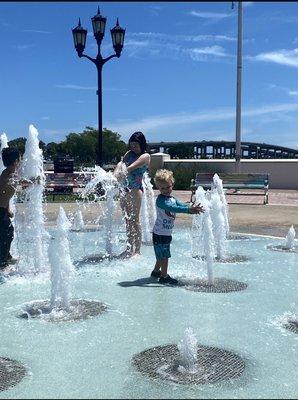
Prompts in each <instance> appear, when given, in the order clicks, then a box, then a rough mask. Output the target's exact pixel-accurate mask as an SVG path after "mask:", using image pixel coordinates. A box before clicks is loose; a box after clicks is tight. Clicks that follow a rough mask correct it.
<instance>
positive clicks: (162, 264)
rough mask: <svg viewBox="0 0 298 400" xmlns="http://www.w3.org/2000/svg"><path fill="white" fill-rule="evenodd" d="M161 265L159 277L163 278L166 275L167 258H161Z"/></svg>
mask: <svg viewBox="0 0 298 400" xmlns="http://www.w3.org/2000/svg"><path fill="white" fill-rule="evenodd" d="M159 262H160V263H161V274H160V275H161V277H162V278H165V277H166V276H167V275H168V264H169V259H168V258H163V259H162V260H160V261H159Z"/></svg>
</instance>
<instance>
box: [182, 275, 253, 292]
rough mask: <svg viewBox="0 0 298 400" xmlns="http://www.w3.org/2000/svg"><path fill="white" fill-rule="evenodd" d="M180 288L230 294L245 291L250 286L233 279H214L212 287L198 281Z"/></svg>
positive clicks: (202, 281)
mask: <svg viewBox="0 0 298 400" xmlns="http://www.w3.org/2000/svg"><path fill="white" fill-rule="evenodd" d="M180 286H182V287H183V288H184V289H187V290H191V291H193V292H206V293H228V292H239V291H241V290H245V289H246V288H247V286H248V285H247V283H244V282H239V281H235V280H232V279H225V278H214V283H213V284H212V285H210V284H209V283H208V281H206V280H203V279H197V280H196V281H195V282H194V283H185V284H183V283H182V284H181V285H180Z"/></svg>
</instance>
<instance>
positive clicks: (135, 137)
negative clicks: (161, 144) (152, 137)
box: [128, 132, 147, 154]
mask: <svg viewBox="0 0 298 400" xmlns="http://www.w3.org/2000/svg"><path fill="white" fill-rule="evenodd" d="M130 142H137V143H139V145H140V148H141V153H142V154H143V153H145V152H146V150H147V142H146V138H145V135H144V134H143V132H134V133H133V134H132V135H131V137H130V138H129V140H128V145H129V143H130Z"/></svg>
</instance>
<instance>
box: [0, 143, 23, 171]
mask: <svg viewBox="0 0 298 400" xmlns="http://www.w3.org/2000/svg"><path fill="white" fill-rule="evenodd" d="M20 155H21V153H20V152H19V150H18V149H14V148H10V147H5V149H3V150H2V161H3V164H4V167H9V166H10V165H12V164H13V163H14V162H15V161H16V160H18V159H19V158H20Z"/></svg>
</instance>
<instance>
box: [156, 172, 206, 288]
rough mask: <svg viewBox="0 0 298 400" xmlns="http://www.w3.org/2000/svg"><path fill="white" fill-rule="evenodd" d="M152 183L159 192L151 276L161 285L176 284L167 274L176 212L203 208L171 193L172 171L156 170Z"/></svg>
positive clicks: (198, 211) (187, 212)
mask: <svg viewBox="0 0 298 400" xmlns="http://www.w3.org/2000/svg"><path fill="white" fill-rule="evenodd" d="M154 183H155V186H156V188H157V189H158V190H159V192H160V194H159V195H158V196H157V198H156V221H155V224H154V227H153V232H152V241H153V246H154V252H155V257H156V263H155V267H154V269H153V271H152V272H151V277H153V278H159V280H158V282H159V283H161V284H163V285H165V284H170V285H178V280H177V279H174V278H172V277H171V276H170V275H169V274H168V264H169V258H170V257H171V251H170V244H171V241H172V230H173V227H174V222H175V218H176V214H178V213H184V214H201V213H203V212H204V210H203V207H202V206H201V204H200V203H199V204H197V205H192V204H191V205H188V204H186V203H183V202H181V201H180V200H178V199H177V198H176V197H174V196H172V195H171V193H172V190H173V186H174V183H175V179H174V177H173V172H172V171H169V170H167V169H159V170H157V171H156V174H155V176H154Z"/></svg>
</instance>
